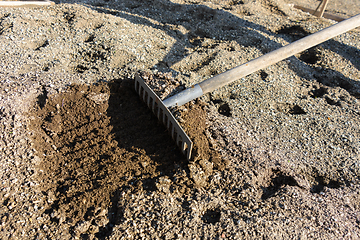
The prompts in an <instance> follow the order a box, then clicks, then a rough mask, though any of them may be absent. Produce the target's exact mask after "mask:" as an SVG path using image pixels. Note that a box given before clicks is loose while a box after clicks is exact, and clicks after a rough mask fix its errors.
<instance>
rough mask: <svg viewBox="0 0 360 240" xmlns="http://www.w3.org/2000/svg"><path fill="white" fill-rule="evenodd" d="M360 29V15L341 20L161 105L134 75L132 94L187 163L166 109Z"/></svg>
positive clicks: (186, 143) (179, 132) (185, 140)
mask: <svg viewBox="0 0 360 240" xmlns="http://www.w3.org/2000/svg"><path fill="white" fill-rule="evenodd" d="M359 26H360V14H358V15H355V16H354V17H352V18H349V19H347V20H344V21H342V22H340V23H337V24H335V25H333V26H330V27H328V28H325V29H323V30H321V31H318V32H316V33H313V34H311V35H309V36H307V37H304V38H302V39H300V40H297V41H295V42H293V43H291V44H288V45H286V46H284V47H281V48H279V49H277V50H275V51H272V52H270V53H267V54H265V55H263V56H261V57H258V58H256V59H253V60H251V61H249V62H247V63H244V64H242V65H240V66H237V67H235V68H232V69H230V70H228V71H226V72H224V73H221V74H219V75H217V76H214V77H212V78H209V79H207V80H205V81H203V82H201V83H198V84H195V85H193V86H191V87H190V88H188V89H185V90H184V91H182V92H180V93H178V94H176V95H174V96H172V97H170V98H167V99H165V100H164V101H162V100H161V99H160V98H159V97H158V96H157V95H156V94H155V93H154V92H153V91H152V89H151V88H150V87H149V86H148V85H147V84H146V83H145V82H144V80H143V79H142V78H141V77H140V76H139V75H136V77H135V90H136V92H137V93H138V94H139V95H140V98H141V99H142V100H143V101H144V102H145V103H146V104H147V105H148V107H149V108H150V109H151V110H152V111H153V113H154V114H155V115H156V117H157V118H158V119H159V120H160V121H161V122H162V123H164V125H165V126H166V128H167V129H168V130H169V132H170V135H171V137H172V138H173V139H174V140H175V142H176V144H177V145H178V147H179V148H180V150H181V152H182V153H183V154H184V155H185V156H186V158H187V159H188V160H190V159H191V150H192V147H193V143H192V141H191V140H190V138H189V136H188V135H187V134H186V133H185V132H184V130H183V129H182V128H181V126H180V125H179V123H178V122H177V121H176V119H175V117H174V116H173V115H172V113H171V112H170V111H169V109H168V107H172V106H181V105H183V104H185V103H187V102H189V101H191V100H193V99H196V98H198V97H201V96H202V95H203V94H206V93H209V92H212V91H213V90H215V89H217V88H220V87H222V86H225V85H227V84H229V83H231V82H234V81H236V80H239V79H240V78H242V77H245V76H247V75H249V74H251V73H253V72H255V71H257V70H260V69H263V68H266V67H268V66H270V65H272V64H275V63H277V62H280V61H282V60H284V59H286V58H288V57H291V56H293V55H294V54H297V53H300V52H303V51H305V50H307V49H309V48H311V47H314V46H316V45H318V44H320V43H323V42H325V41H327V40H329V39H330V38H333V37H335V36H337V35H340V34H342V33H345V32H347V31H349V30H351V29H354V28H356V27H359Z"/></svg>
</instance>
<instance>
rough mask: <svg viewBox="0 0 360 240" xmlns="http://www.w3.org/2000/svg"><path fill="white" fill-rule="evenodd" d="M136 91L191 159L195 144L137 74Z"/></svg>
mask: <svg viewBox="0 0 360 240" xmlns="http://www.w3.org/2000/svg"><path fill="white" fill-rule="evenodd" d="M135 91H136V92H137V93H138V94H139V96H140V98H141V99H142V100H143V101H144V102H145V103H146V105H147V106H148V107H149V108H150V109H151V111H152V112H153V113H154V114H155V116H156V117H157V118H158V119H159V120H160V121H161V122H162V123H163V124H164V125H165V127H166V128H167V129H168V131H169V132H170V135H171V137H172V139H173V140H174V141H175V142H176V145H178V147H179V148H180V150H181V152H182V153H183V154H184V155H185V156H186V158H187V159H188V160H190V158H191V150H192V146H193V143H192V141H191V140H190V138H189V136H188V135H187V134H186V133H185V132H184V130H183V129H182V127H181V126H180V125H179V123H178V122H177V121H176V119H175V117H174V116H173V115H172V113H171V112H170V111H169V109H168V108H167V107H166V106H165V105H164V103H163V102H162V101H161V99H160V98H159V97H158V96H157V95H156V93H155V92H154V91H153V90H152V89H151V88H150V87H149V86H148V85H147V84H146V83H145V82H144V80H143V79H142V78H141V77H140V76H139V75H136V76H135Z"/></svg>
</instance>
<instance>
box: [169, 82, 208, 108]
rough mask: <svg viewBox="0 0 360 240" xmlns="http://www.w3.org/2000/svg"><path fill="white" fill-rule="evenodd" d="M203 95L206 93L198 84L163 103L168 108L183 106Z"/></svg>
mask: <svg viewBox="0 0 360 240" xmlns="http://www.w3.org/2000/svg"><path fill="white" fill-rule="evenodd" d="M203 94H204V93H203V91H202V89H201V87H200V85H199V84H196V85H193V86H192V87H190V88H188V89H186V90H184V91H182V92H180V93H178V94H176V95H174V96H172V97H169V98H167V99H165V100H164V101H163V103H164V105H165V106H166V107H171V106H175V105H178V106H181V105H184V104H185V103H187V102H190V101H191V100H193V99H195V98H198V97H201V96H202V95H203Z"/></svg>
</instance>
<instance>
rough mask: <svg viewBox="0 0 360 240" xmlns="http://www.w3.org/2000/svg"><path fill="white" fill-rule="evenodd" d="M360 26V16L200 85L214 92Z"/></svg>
mask: <svg viewBox="0 0 360 240" xmlns="http://www.w3.org/2000/svg"><path fill="white" fill-rule="evenodd" d="M358 26H360V14H358V15H355V16H354V17H352V18H349V19H347V20H344V21H342V22H340V23H337V24H335V25H333V26H331V27H328V28H325V29H323V30H321V31H319V32H316V33H314V34H311V35H309V36H307V37H304V38H302V39H300V40H297V41H296V42H293V43H291V44H288V45H286V46H284V47H282V48H279V49H277V50H275V51H272V52H270V53H267V54H265V55H263V56H261V57H258V58H256V59H254V60H252V61H250V62H247V63H245V64H242V65H240V66H238V67H235V68H233V69H230V70H228V71H226V72H224V73H221V74H219V75H217V76H215V77H212V78H209V79H207V80H205V81H203V82H201V83H199V85H200V87H201V89H202V91H203V93H204V94H205V93H208V92H212V91H213V90H215V89H217V88H220V87H222V86H225V85H227V84H229V83H231V82H234V81H236V80H238V79H240V78H242V77H245V76H247V75H249V74H250V73H253V72H255V71H257V70H260V69H263V68H266V67H268V66H270V65H272V64H275V63H277V62H280V61H281V60H284V59H286V58H288V57H291V56H293V55H294V54H297V53H300V52H302V51H304V50H306V49H309V48H311V47H313V46H315V45H318V44H320V43H322V42H325V41H326V40H328V39H330V38H333V37H335V36H337V35H339V34H342V33H344V32H347V31H349V30H351V29H353V28H356V27H358Z"/></svg>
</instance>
